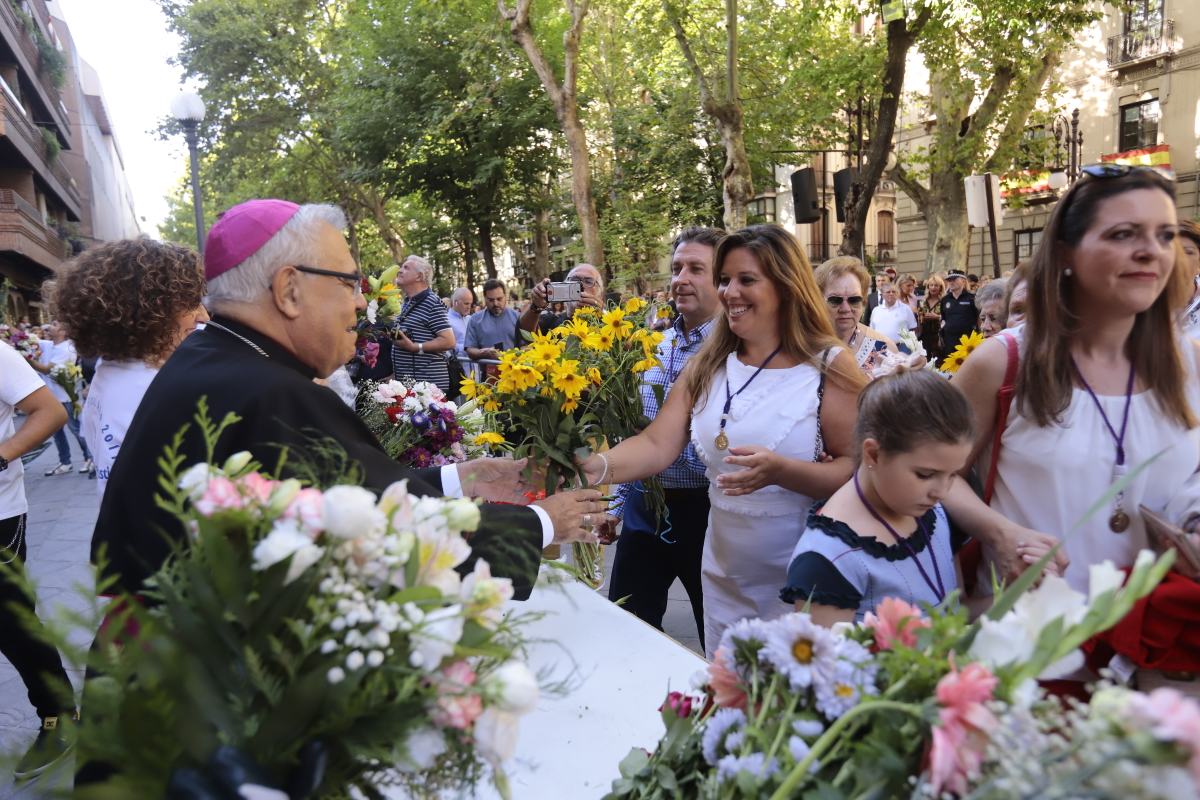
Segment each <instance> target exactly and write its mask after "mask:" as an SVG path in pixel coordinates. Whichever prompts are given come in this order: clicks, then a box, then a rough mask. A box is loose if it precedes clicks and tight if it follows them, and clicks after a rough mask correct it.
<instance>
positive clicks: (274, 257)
mask: <svg viewBox="0 0 1200 800" xmlns="http://www.w3.org/2000/svg"><path fill="white" fill-rule="evenodd" d="M322 225H332V226H333V227H334V228H337V229H338V230H339V231H342V230H345V229H346V215H345V214H344V213H343V212H342V210H341V209H340V208H338V207H337V206H332V205H316V204H310V205H303V206H300V210H299V211H297V212H296V213H295V214H294V215H293V216H292V218H291V219H289V220H288V221H287V224H286V225H284V226H283V227H282V228H280V229H279V230H278V231H277V232H276V234H275V235H274V236H272V237H271V238H270V239H268V240H267V243H266V244H264V245H263V246H262V247H260V248H258V250H257V252H255V253H254V254H253V255H251V256H250V257H249V258H247V259H246V260H245V261H243V262H242V263H241V264H238V265H237V266H236V267H234V268H233V269H231V270H229V271H228V272H225V273H222V274H221V275H218V276H217V277H215V278H213V279H212V280H210V281H209V282H208V300H209V301H210V302H213V303H222V302H232V303H248V302H252V301H254V300H255V299H257V298H259V297H260V296H262V295H263V294H264V293H266V291H267V290H268V288H269V287H270V285H271V280H272V279H273V278H274V277H275V273H276V272H278V271H279V270H280V269H282V268H283V267H286V266H289V265H291V266H296V265H305V266H309V267H319V268H326V267H325V265H322V264H311V263H309V262H310V261H311V260H312V257H313V249H314V248H315V246H316V242H317V236H318V234H319V233H320V231H321V226H322Z"/></svg>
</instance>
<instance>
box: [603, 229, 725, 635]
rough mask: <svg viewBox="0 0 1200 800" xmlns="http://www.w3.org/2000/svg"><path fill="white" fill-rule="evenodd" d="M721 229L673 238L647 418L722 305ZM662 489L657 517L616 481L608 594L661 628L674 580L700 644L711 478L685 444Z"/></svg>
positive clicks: (607, 529) (640, 493)
mask: <svg viewBox="0 0 1200 800" xmlns="http://www.w3.org/2000/svg"><path fill="white" fill-rule="evenodd" d="M722 236H724V233H723V232H722V231H719V230H715V229H713V228H688V229H687V230H685V231H683V232H682V233H680V234H679V235H678V236H677V237H675V242H674V247H673V249H672V256H671V299H672V300H674V301H675V305H676V308H677V309H678V311H679V316H678V317H677V318H676V320H675V324H674V325H672V326H671V327H670V328H668V329H667V330H666V331H665V338H664V339H663V341H662V343H661V344H659V346H658V360H659V361H660V362H662V366H661V367H655V368H653V369H650V370H647V371H646V373H645V375H644V376H643V379H642V389H641V392H642V407H643V408H644V409H645V412H646V416H647V417H649V418H650V419H654V418H655V417H656V416H657V415H658V400H657V398H656V397H655V393H654V389H653V387H654V386H661V387H662V390H663V402H666V398H667V395H668V394H670V392H671V387H672V386H674V384H675V382H676V381H677V380H679V376H680V375H681V374H682V373H683V368H684V366H686V365H687V362H688V360H689V359H690V358H691V357H692V356H694V355H695V354H696V353H697V352H699V350H700V347H701V345H703V344H704V339H705V337H706V336H707V335H708V332H709V330H710V329H711V328H712V321H713V318H714V317H715V316H716V314H717V309H718V308H719V307H720V300H719V299H718V296H717V287H716V284H715V283H714V282H713V274H712V267H713V253H714V251H715V249H716V246H717V243H718V242H719V241H720V240H721V237H722ZM658 478H659V480H660V481H661V482H662V485H663V488H664V490H665V493H666V500H667V508H666V513H665V514H664V515H663V518H662V519H661V520H655V518H654V514H653V512H651V511H650V510H649V509H648V508H647V505H646V500H645V491H644V489H643V487H642V484H641V482H640V481H638V482H635V483H625V484H621V485H620V486H619V487H618V488H617V491H616V499H615V500H613V502H612V503H611V504H610V505H609V510H608V514H607V516H606V517H605V520H604V522H603V523H601V526H600V528H599V530H598V533H599V534H600V537H601V540H602V541H604V540H605V539H607V540H609V541H611V540H612V537H613V535H614V533H615V531H616V527H617V524H618V523H619V522H621V520H622V517H623V518H624V526H623V528H622V531H621V537H620V538H619V539H618V540H617V554H616V558H615V559H614V561H613V568H612V579H611V581H610V583H609V590H608V597H609V599H610V600H614V601H616V600H619V599H621V598H622V597H628V598H629V599H628V601H627V602H626V604H625V606H624V607H625V608H626V609H627V610H628V611H630V612H632V613H633V614H636V615H637V616H638V618H640V619H642V620H643V621H645V622H648V623H649V624H651V625H653V626H654V627H656V628H658V629H659V630H662V620H663V614H664V613H666V610H667V592H668V590H669V589H670V588H671V584H673V583H674V582H675V580H676V579H678V580H679V581H680V583H682V584H683V587H684V589H686V590H687V593H688V599H689V600H691V602H692V614H693V615H694V616H695V618H696V630H697V632H698V633H699V635H700V647H701V649H703V647H704V599H703V595H702V593H701V588H700V562H701V558H702V556H703V554H704V534H705V531H706V530H707V529H708V478H707V477H705V474H704V462H703V461H701V460H700V458H699V456H697V455H696V452H695V450H694V449H693V448H692V446H691V445H690V444H689V445H688V446H687V448H686V449H685V450H684V451H683V454H682V455H680V456H679V458H678V459H676V460H675V463H673V464H672V465H671V466H669V467H667V468H666V469H665V470H663V471H662V472H661V473H659V475H658Z"/></svg>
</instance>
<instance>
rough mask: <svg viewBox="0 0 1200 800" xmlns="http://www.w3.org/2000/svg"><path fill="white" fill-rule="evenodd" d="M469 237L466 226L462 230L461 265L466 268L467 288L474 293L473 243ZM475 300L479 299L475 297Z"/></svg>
mask: <svg viewBox="0 0 1200 800" xmlns="http://www.w3.org/2000/svg"><path fill="white" fill-rule="evenodd" d="M471 239H472V237H471V229H470V228H468V227H467V226H466V225H464V226H463V228H462V249H463V263H464V264H465V265H466V268H467V288H468V289H470V290H471V293H472V294H474V293H475V242H473V241H472V240H471ZM476 299H479V298H478V296H476Z"/></svg>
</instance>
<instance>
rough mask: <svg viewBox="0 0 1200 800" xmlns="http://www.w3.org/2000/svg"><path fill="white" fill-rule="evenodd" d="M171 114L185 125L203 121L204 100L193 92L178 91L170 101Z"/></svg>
mask: <svg viewBox="0 0 1200 800" xmlns="http://www.w3.org/2000/svg"><path fill="white" fill-rule="evenodd" d="M171 116H173V117H174V118H175V119H177V120H179V121H180V122H182V123H183V124H185V125H188V124H191V125H195V124H197V123H200V122H203V121H204V101H203V100H201V99H200V95H198V94H196V93H195V92H180V93H179V94H178V95H176V96H175V99H174V100H172V101H171Z"/></svg>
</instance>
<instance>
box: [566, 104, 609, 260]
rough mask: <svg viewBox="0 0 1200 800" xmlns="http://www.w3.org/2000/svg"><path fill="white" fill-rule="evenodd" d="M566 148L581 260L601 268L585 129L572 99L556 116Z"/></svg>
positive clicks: (601, 254) (598, 228)
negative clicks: (576, 216)
mask: <svg viewBox="0 0 1200 800" xmlns="http://www.w3.org/2000/svg"><path fill="white" fill-rule="evenodd" d="M559 120H560V121H561V123H562V128H563V135H564V136H566V138H567V149H568V150H569V151H570V153H571V199H572V200H574V201H575V213H576V214H577V215H578V216H579V233H580V235H581V236H582V237H583V260H584V261H586V262H587V263H589V264H591V265H592V266H593V267H596V268H597V269H600V270H603V269H604V245H603V244H602V243H601V241H600V218H599V216H597V214H596V200H595V198H594V197H593V196H592V166H591V156H590V154H589V153H588V146H587V132H586V131H584V129H583V123H581V122H580V121H579V108H578V107H577V106H576V105H575V103H574V100H572V102H571V105H570V107H569V108H567V109H564V113H563V114H561V115H560V116H559Z"/></svg>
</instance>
